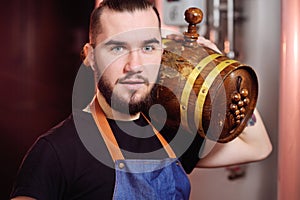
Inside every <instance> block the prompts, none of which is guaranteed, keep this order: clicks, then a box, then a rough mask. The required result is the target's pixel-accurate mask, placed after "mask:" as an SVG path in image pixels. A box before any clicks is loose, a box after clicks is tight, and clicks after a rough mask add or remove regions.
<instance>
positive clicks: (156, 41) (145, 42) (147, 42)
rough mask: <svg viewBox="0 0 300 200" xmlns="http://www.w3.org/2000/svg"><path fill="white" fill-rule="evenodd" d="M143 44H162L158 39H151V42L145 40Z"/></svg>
mask: <svg viewBox="0 0 300 200" xmlns="http://www.w3.org/2000/svg"><path fill="white" fill-rule="evenodd" d="M143 43H144V45H145V44H151V43H155V44H160V42H159V41H158V39H156V38H152V39H149V40H145V41H144V42H143Z"/></svg>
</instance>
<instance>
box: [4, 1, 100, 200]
mask: <svg viewBox="0 0 300 200" xmlns="http://www.w3.org/2000/svg"><path fill="white" fill-rule="evenodd" d="M93 7H94V1H92V0H10V1H1V3H0V9H1V10H0V15H1V16H0V25H1V34H0V36H1V37H0V40H1V42H0V45H1V48H0V49H1V53H0V55H1V70H0V91H1V98H0V110H1V116H0V131H1V145H0V148H1V149H0V154H1V157H0V158H1V170H0V172H1V189H0V199H8V197H9V193H10V191H11V187H12V184H13V181H14V178H15V176H16V173H17V170H18V167H19V165H20V164H21V162H22V158H23V157H24V155H25V153H26V151H27V150H28V148H29V147H30V146H31V145H32V144H33V142H34V141H35V140H36V138H37V137H38V136H39V135H41V134H43V133H44V132H46V131H47V130H48V129H49V128H51V127H53V126H54V125H56V124H57V123H59V122H60V121H62V120H63V119H65V118H66V117H67V116H68V115H69V114H70V113H71V108H72V88H73V82H74V80H75V77H76V74H77V71H78V69H79V67H80V64H81V59H80V51H81V49H82V47H83V45H84V44H85V43H86V42H87V41H88V24H89V15H90V12H91V11H92V9H93Z"/></svg>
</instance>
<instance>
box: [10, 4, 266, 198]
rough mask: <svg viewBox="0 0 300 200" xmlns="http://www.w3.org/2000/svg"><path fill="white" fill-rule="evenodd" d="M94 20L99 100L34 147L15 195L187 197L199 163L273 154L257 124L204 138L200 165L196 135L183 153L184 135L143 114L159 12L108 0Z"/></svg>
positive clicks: (91, 61)
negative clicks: (223, 139)
mask: <svg viewBox="0 0 300 200" xmlns="http://www.w3.org/2000/svg"><path fill="white" fill-rule="evenodd" d="M90 23H91V24H90V43H89V44H87V45H85V47H84V51H85V53H86V59H85V61H84V63H85V65H87V66H90V67H91V68H92V69H93V72H94V75H95V80H96V94H95V97H94V99H93V100H92V102H91V104H90V105H89V106H87V107H86V108H85V109H84V111H75V110H74V113H73V115H72V116H70V118H68V119H66V120H65V121H64V122H63V123H61V124H60V125H58V126H57V127H55V128H53V129H52V130H50V131H49V132H48V133H47V134H45V135H43V136H41V137H40V138H39V139H38V140H37V142H36V143H35V144H34V145H33V146H32V148H31V149H30V151H29V152H28V154H27V155H26V157H25V159H24V161H23V163H22V165H21V167H20V171H19V173H18V177H17V181H16V183H15V186H14V189H13V192H12V195H11V198H13V199H18V200H20V199H21V200H22V199H29V200H30V199H43V200H47V199H51V200H53V199H188V198H189V193H190V185H189V181H188V178H187V176H186V173H190V172H191V170H192V169H193V168H194V167H195V166H198V167H216V166H225V165H229V164H237V163H242V162H249V161H255V160H260V159H263V158H265V157H266V156H267V155H268V154H269V153H270V151H271V145H270V142H269V138H268V136H267V134H266V132H265V129H264V127H263V125H262V124H261V122H260V121H259V123H257V124H258V125H259V126H253V127H252V128H251V129H247V130H245V132H246V133H245V134H241V136H239V137H238V138H237V139H235V140H234V141H232V142H230V143H227V144H213V145H210V142H209V141H206V143H205V148H204V150H203V151H202V152H203V154H202V155H204V156H201V157H203V158H202V159H200V160H199V157H198V153H199V151H200V148H201V146H202V142H203V139H202V138H200V137H199V135H198V134H196V135H195V136H193V138H192V139H190V138H187V139H186V140H184V142H182V143H180V145H177V146H180V147H178V149H177V147H175V146H176V145H175V146H174V145H170V144H168V142H170V141H172V140H173V139H174V138H177V137H180V139H179V140H180V141H181V139H182V138H183V139H185V136H184V134H182V135H181V134H180V131H178V133H172V132H169V133H168V130H164V129H163V130H160V131H157V130H156V129H155V128H154V127H153V126H152V125H151V122H150V121H149V119H148V116H147V115H146V114H142V113H141V111H142V110H143V109H145V108H148V107H149V105H151V91H152V89H153V87H155V86H154V85H155V82H156V78H157V74H158V71H159V66H160V62H161V56H162V48H161V33H160V20H159V16H158V13H157V11H156V9H155V8H154V7H152V5H151V4H150V3H148V1H146V0H128V1H120V0H104V1H103V2H102V3H101V4H100V6H99V7H98V8H96V9H95V10H94V11H93V13H92V15H91V22H90ZM252 129H253V130H252ZM261 129H262V131H261ZM247 131H248V132H249V133H247ZM177 135H179V136H177ZM182 146H184V148H182ZM237 152H238V153H237ZM183 169H184V170H185V171H184V170H183Z"/></svg>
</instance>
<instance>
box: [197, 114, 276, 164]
mask: <svg viewBox="0 0 300 200" xmlns="http://www.w3.org/2000/svg"><path fill="white" fill-rule="evenodd" d="M254 114H255V116H256V119H257V122H256V123H255V124H254V125H253V126H248V127H246V128H245V129H244V131H243V132H242V133H241V134H240V135H239V136H238V137H237V138H235V139H234V140H232V141H231V142H228V143H224V144H223V143H216V142H213V141H210V140H206V141H205V144H204V148H203V150H202V153H201V155H200V158H201V159H200V161H199V162H198V163H197V167H224V166H228V165H233V164H242V163H247V162H254V161H259V160H262V159H265V158H266V157H267V156H268V155H269V154H270V153H271V151H272V144H271V142H270V139H269V136H268V133H267V131H266V128H265V126H264V124H263V121H262V119H261V117H260V115H259V113H258V111H257V110H256V109H255V110H254Z"/></svg>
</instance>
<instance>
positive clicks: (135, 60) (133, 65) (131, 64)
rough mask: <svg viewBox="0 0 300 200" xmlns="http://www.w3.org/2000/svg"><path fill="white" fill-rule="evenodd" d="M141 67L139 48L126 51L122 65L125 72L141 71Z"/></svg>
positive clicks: (141, 60) (141, 59)
mask: <svg viewBox="0 0 300 200" xmlns="http://www.w3.org/2000/svg"><path fill="white" fill-rule="evenodd" d="M142 69H143V58H142V55H141V52H140V51H139V50H132V51H130V52H129V53H128V56H127V61H126V64H125V67H124V71H125V72H135V73H138V72H141V71H142Z"/></svg>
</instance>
